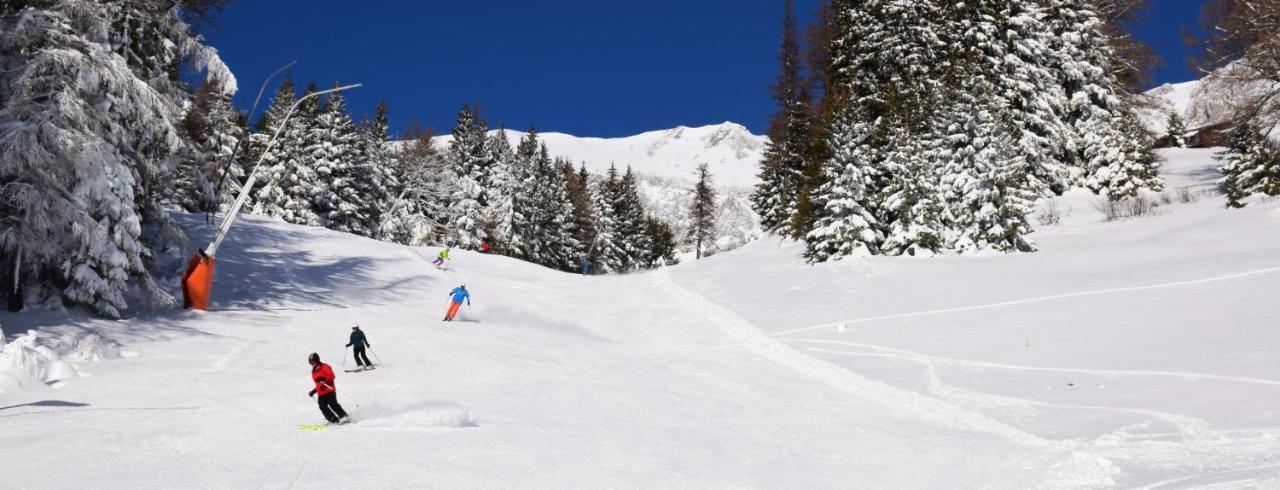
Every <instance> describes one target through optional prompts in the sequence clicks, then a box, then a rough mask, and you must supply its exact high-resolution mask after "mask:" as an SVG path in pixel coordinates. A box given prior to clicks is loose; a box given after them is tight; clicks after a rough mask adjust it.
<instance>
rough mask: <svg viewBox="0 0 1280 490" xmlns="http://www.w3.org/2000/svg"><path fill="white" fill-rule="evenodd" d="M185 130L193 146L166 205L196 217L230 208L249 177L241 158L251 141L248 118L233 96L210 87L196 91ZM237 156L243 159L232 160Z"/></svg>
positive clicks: (184, 120)
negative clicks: (240, 150)
mask: <svg viewBox="0 0 1280 490" xmlns="http://www.w3.org/2000/svg"><path fill="white" fill-rule="evenodd" d="M180 129H181V131H182V134H183V137H184V139H186V140H187V141H189V142H190V143H191V145H190V147H189V148H188V151H186V152H185V153H184V158H183V160H182V161H180V162H179V165H178V169H177V172H176V173H175V174H174V177H173V179H172V184H173V185H172V186H171V187H170V188H169V189H168V192H167V193H166V195H167V197H166V201H167V202H168V203H170V204H173V205H177V206H179V207H181V208H182V209H185V210H187V211H192V212H194V211H213V210H216V209H217V207H218V206H219V205H224V204H230V203H231V202H232V201H234V200H235V198H236V196H237V193H238V192H239V190H240V185H239V184H240V183H241V182H242V181H243V180H244V178H245V177H246V176H245V169H244V166H243V164H242V163H241V157H243V155H235V154H236V149H237V148H238V147H239V146H240V145H241V144H242V143H243V142H245V141H246V140H247V138H248V131H247V130H246V128H245V124H244V117H243V115H241V114H240V112H239V111H237V110H236V108H235V107H234V106H232V104H231V98H230V97H229V96H227V95H226V94H225V93H222V92H221V91H220V90H218V89H217V88H216V87H215V86H214V85H212V84H209V83H206V84H204V85H202V86H201V87H200V89H199V90H197V91H196V94H195V97H194V99H193V100H192V104H191V107H190V108H189V109H188V110H187V112H186V114H185V115H184V116H183V118H182V123H181V125H180ZM233 156H236V157H237V158H236V159H235V160H232V157H233Z"/></svg>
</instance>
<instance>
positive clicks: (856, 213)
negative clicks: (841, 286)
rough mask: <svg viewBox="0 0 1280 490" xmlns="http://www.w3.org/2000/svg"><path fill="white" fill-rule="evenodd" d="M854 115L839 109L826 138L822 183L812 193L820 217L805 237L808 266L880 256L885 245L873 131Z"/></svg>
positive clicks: (880, 174) (850, 110)
mask: <svg viewBox="0 0 1280 490" xmlns="http://www.w3.org/2000/svg"><path fill="white" fill-rule="evenodd" d="M856 110H857V108H855V107H851V106H845V107H842V108H841V111H840V113H839V114H838V115H837V116H836V118H835V121H834V123H833V125H832V130H831V131H830V133H829V136H828V137H829V138H830V139H831V141H830V143H829V144H828V146H829V147H830V148H831V151H832V155H831V158H830V159H828V160H826V161H825V162H824V165H823V173H824V175H825V176H826V183H825V184H824V185H822V186H821V187H819V188H818V189H817V190H816V191H815V192H814V205H815V206H817V207H819V208H820V209H821V210H822V211H821V213H820V217H819V218H818V220H817V222H816V223H815V225H814V228H813V230H812V231H810V232H809V234H808V235H807V236H806V237H805V241H806V242H807V248H806V252H805V257H806V258H807V259H808V260H809V261H810V262H825V261H827V260H830V259H836V258H841V257H845V256H850V255H853V256H864V255H875V254H879V253H880V246H881V244H882V243H883V242H884V234H883V231H882V225H881V223H880V216H881V212H880V210H879V207H880V202H881V192H882V191H881V181H882V180H883V179H884V175H883V171H882V170H881V168H880V167H879V164H880V162H881V161H882V157H881V156H880V152H879V145H877V144H875V143H874V142H873V140H872V138H873V137H874V135H875V131H876V130H875V129H874V125H873V124H872V123H870V122H867V121H866V120H865V118H864V117H862V116H861V115H859V114H856V113H855V111H856Z"/></svg>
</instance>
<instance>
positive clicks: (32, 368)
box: [0, 330, 120, 394]
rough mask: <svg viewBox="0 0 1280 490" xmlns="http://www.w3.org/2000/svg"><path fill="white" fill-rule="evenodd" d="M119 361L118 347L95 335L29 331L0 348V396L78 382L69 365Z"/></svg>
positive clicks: (75, 373) (73, 370)
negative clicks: (63, 382) (77, 362)
mask: <svg viewBox="0 0 1280 490" xmlns="http://www.w3.org/2000/svg"><path fill="white" fill-rule="evenodd" d="M0 338H3V335H0ZM119 357H120V348H119V345H117V344H116V343H115V342H114V341H112V340H109V339H105V338H102V337H101V336H99V335H98V334H95V333H90V332H74V333H62V334H57V333H53V332H48V331H37V330H29V331H27V333H26V334H25V335H21V336H18V337H17V338H16V339H14V340H13V342H9V343H8V344H5V345H4V346H3V347H0V394H3V393H14V392H21V391H31V390H36V389H44V388H47V387H49V386H52V385H54V384H55V383H56V382H58V381H63V380H68V379H73V378H79V377H80V376H81V374H80V371H79V370H77V369H76V368H75V366H73V365H72V364H71V363H70V362H69V361H89V362H92V361H101V360H105V359H116V358H119Z"/></svg>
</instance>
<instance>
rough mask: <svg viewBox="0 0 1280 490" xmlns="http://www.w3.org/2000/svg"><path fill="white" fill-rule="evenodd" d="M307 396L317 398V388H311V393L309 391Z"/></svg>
mask: <svg viewBox="0 0 1280 490" xmlns="http://www.w3.org/2000/svg"><path fill="white" fill-rule="evenodd" d="M307 396H309V397H312V398H315V396H316V390H311V391H310V392H309V393H307Z"/></svg>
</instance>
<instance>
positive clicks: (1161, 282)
mask: <svg viewBox="0 0 1280 490" xmlns="http://www.w3.org/2000/svg"><path fill="white" fill-rule="evenodd" d="M1165 154H1166V155H1167V156H1169V157H1170V162H1169V164H1168V166H1167V168H1166V175H1168V176H1169V177H1170V180H1171V185H1172V186H1174V187H1178V186H1191V185H1199V186H1203V185H1205V184H1206V183H1208V182H1210V181H1211V180H1212V178H1213V172H1212V167H1213V166H1214V162H1212V160H1210V156H1211V154H1210V153H1209V152H1205V151H1199V150H1179V151H1175V152H1166V153H1165ZM1089 201H1090V199H1089V198H1088V197H1087V196H1083V195H1079V194H1076V195H1069V196H1068V197H1066V198H1064V199H1063V200H1062V202H1061V207H1062V208H1063V209H1064V211H1065V210H1069V215H1068V216H1067V217H1066V218H1064V220H1063V221H1062V223H1061V224H1059V225H1057V226H1046V227H1042V228H1041V229H1040V231H1039V232H1038V233H1037V234H1036V237H1037V239H1038V242H1039V244H1040V247H1041V248H1042V251H1041V252H1039V253H1036V254H1025V255H978V256H964V257H956V256H946V257H935V258H896V259H890V258H874V259H858V260H849V261H845V262H841V263H834V264H824V265H818V266H809V265H805V264H804V263H803V262H802V260H800V259H799V258H798V255H799V253H800V248H799V247H798V246H797V245H794V244H789V243H780V242H778V241H776V240H762V241H758V242H755V243H753V244H751V245H749V246H747V247H745V248H742V249H739V250H735V251H732V252H726V253H722V254H719V255H716V256H714V257H712V258H709V259H706V260H703V261H700V262H697V263H693V264H686V265H681V266H677V267H673V268H669V269H666V270H661V271H657V272H652V273H645V274H636V275H631V276H625V277H616V276H613V277H580V276H574V275H567V274H560V273H555V272H550V271H547V270H545V269H541V268H539V267H536V266H532V265H529V264H524V263H520V262H517V261H514V260H509V259H504V258H500V257H492V256H481V255H478V254H472V253H462V252H455V253H454V256H455V260H454V262H453V266H452V268H451V270H450V271H448V272H444V271H438V270H436V269H434V268H433V267H431V266H430V264H429V259H430V258H432V257H434V252H435V250H434V249H429V248H423V249H412V248H405V247H400V246H395V245H390V244H383V243H377V242H373V241H368V240H362V239H358V238H353V237H350V236H346V235H341V234H337V233H333V232H328V231H324V230H320V229H311V228H302V227H296V226H288V225H282V224H279V223H277V222H272V221H268V220H262V219H253V218H249V219H246V220H245V221H244V222H243V224H238V225H237V229H236V230H235V231H234V234H233V235H232V237H231V238H230V239H229V240H228V241H227V242H226V244H225V245H224V250H223V251H221V252H220V257H219V263H218V274H219V275H218V280H217V281H218V282H217V297H216V299H215V303H216V304H217V306H218V309H217V311H209V312H175V313H166V314H159V315H150V316H145V317H141V318H134V319H130V320H127V321H120V322H111V321H99V320H87V319H83V318H80V317H68V316H67V315H61V314H23V315H16V316H15V315H9V314H5V315H0V325H3V328H4V329H5V332H6V333H7V334H8V335H9V336H10V337H12V336H14V335H15V334H19V333H22V331H24V330H26V329H28V328H34V327H41V328H44V329H46V330H48V331H54V332H68V331H73V330H76V331H78V330H81V329H92V330H93V331H95V332H97V333H98V334H100V335H102V336H104V337H107V338H111V339H115V340H116V341H118V342H120V343H121V344H122V346H121V349H122V350H123V351H124V352H126V353H136V357H133V358H122V359H113V360H106V361H100V362H83V361H72V364H73V365H74V366H75V367H76V368H77V369H78V370H80V371H81V372H82V373H83V374H85V375H86V376H85V377H81V378H74V379H69V380H66V381H64V382H61V383H56V384H57V385H58V386H59V387H58V388H51V387H50V388H40V387H35V388H32V389H29V390H15V389H12V388H11V389H9V390H7V391H6V392H5V393H3V394H0V461H3V462H4V464H3V468H4V471H3V480H2V481H3V483H0V486H3V487H5V488H83V487H86V486H88V487H102V488H126V487H127V488H187V487H205V488H288V487H299V488H314V487H325V488H602V487H609V488H615V487H622V488H805V489H808V488H1054V487H1059V488H1107V487H1120V488H1130V487H1150V488H1189V487H1204V486H1215V485H1216V486H1218V487H1221V488H1254V487H1261V488H1276V487H1277V486H1280V409H1277V408H1276V407H1278V406H1280V362H1277V358H1280V329H1277V328H1276V319H1277V317H1278V315H1277V313H1276V310H1275V308H1274V301H1275V298H1276V293H1275V291H1277V290H1280V204H1277V203H1276V202H1262V201H1255V202H1253V204H1252V205H1250V206H1249V207H1248V208H1246V209H1243V210H1230V211H1229V210H1225V209H1223V207H1222V201H1221V198H1219V197H1207V198H1205V199H1203V200H1200V201H1199V202H1196V203H1186V204H1183V203H1173V204H1169V205H1167V206H1164V207H1162V208H1160V209H1158V211H1157V214H1156V215H1155V216H1148V217H1142V218H1135V219H1131V220H1126V221H1121V222H1112V223H1103V222H1101V220H1100V218H1099V216H1098V213H1097V212H1096V211H1095V210H1094V209H1093V208H1092V207H1091V206H1090V204H1089ZM206 231H207V230H206ZM459 284H466V285H467V287H468V289H470V290H471V291H472V292H473V295H474V299H475V302H474V306H473V307H472V308H471V309H467V308H465V307H464V309H463V313H462V320H463V321H459V322H454V323H443V322H441V321H439V320H440V318H441V317H442V316H443V311H444V308H445V306H446V305H445V302H446V300H447V298H446V294H447V293H448V291H449V290H450V289H451V288H453V287H455V286H457V285H459ZM356 322H358V323H359V324H360V325H361V326H362V328H363V330H365V331H366V333H367V334H368V336H369V340H370V342H372V345H373V349H372V351H371V353H372V354H374V356H375V357H376V358H380V359H381V360H382V361H385V364H383V365H382V366H380V367H379V369H376V370H374V371H370V372H365V373H339V374H338V377H337V388H338V393H339V400H340V401H341V402H342V404H343V405H344V406H345V407H346V409H347V411H348V412H350V413H351V414H352V416H353V417H354V418H355V419H356V421H357V422H356V423H355V424H353V425H347V426H342V427H338V428H334V429H330V430H326V431H322V432H308V431H300V430H298V428H297V426H298V424H303V423H317V422H322V420H321V418H320V414H319V411H318V410H317V409H316V407H315V403H314V401H313V400H312V399H310V398H308V397H307V396H306V392H307V391H308V390H309V389H310V388H311V386H310V381H309V378H308V368H307V365H306V356H307V354H308V353H310V352H312V351H316V352H319V354H320V355H321V357H322V358H323V359H324V360H326V361H327V362H330V363H332V364H333V365H334V367H335V368H340V367H341V366H342V363H343V356H342V354H343V345H344V344H345V343H346V337H347V334H348V333H349V332H350V327H351V324H352V323H356ZM376 360H377V359H375V361H376ZM347 363H348V366H350V364H351V361H350V359H347Z"/></svg>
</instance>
